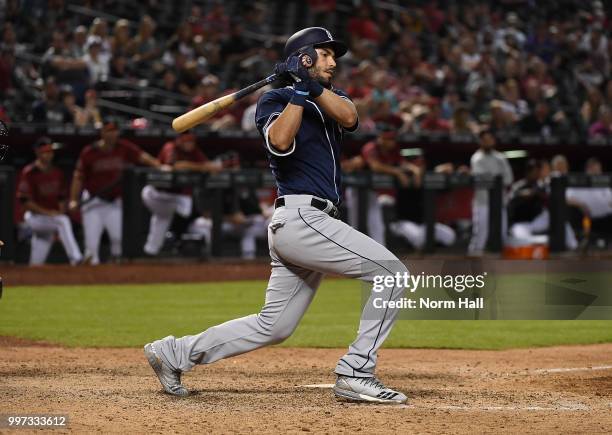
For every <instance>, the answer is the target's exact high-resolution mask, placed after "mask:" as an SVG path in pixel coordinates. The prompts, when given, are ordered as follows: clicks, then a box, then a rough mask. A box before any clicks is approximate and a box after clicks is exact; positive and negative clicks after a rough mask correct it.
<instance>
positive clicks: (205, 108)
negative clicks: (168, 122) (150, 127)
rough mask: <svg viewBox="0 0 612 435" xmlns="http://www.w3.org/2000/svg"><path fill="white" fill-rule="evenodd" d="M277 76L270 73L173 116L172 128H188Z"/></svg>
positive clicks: (180, 130) (183, 129)
mask: <svg viewBox="0 0 612 435" xmlns="http://www.w3.org/2000/svg"><path fill="white" fill-rule="evenodd" d="M277 78H278V77H277V75H276V74H272V75H271V76H268V77H266V78H265V79H263V80H260V81H258V82H257V83H253V84H252V85H249V86H247V87H246V88H243V89H240V90H239V91H237V92H234V93H233V94H229V95H225V96H223V97H220V98H217V99H216V100H214V101H210V102H208V103H206V104H202V105H201V106H199V107H196V108H195V109H193V110H190V111H189V112H187V113H184V114H182V115H181V116H179V117H178V118H174V120H173V121H172V128H173V129H174V130H175V131H177V132H179V133H182V132H183V131H185V130H189V129H190V128H193V127H195V126H196V125H198V124H200V123H202V122H204V121H206V120H207V119H210V118H211V117H213V116H214V115H215V114H216V113H218V112H220V111H221V110H223V109H226V108H228V107H229V106H231V105H232V104H234V103H235V102H236V101H238V100H239V99H241V98H243V97H246V96H247V95H249V94H252V93H253V92H255V91H256V90H257V89H259V88H262V87H264V86H266V85H268V84H270V83H272V82H274V81H275V80H276V79H277Z"/></svg>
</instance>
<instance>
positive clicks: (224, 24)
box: [204, 0, 230, 37]
mask: <svg viewBox="0 0 612 435" xmlns="http://www.w3.org/2000/svg"><path fill="white" fill-rule="evenodd" d="M223 5H224V2H223V1H221V0H216V1H215V2H214V3H213V6H212V8H211V10H210V12H208V14H206V17H205V18H204V31H205V33H208V34H210V35H217V37H221V36H222V35H227V34H228V33H229V30H230V19H229V17H228V16H227V14H226V13H225V9H224V7H223Z"/></svg>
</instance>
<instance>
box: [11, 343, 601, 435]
mask: <svg viewBox="0 0 612 435" xmlns="http://www.w3.org/2000/svg"><path fill="white" fill-rule="evenodd" d="M0 352H1V355H2V358H1V359H0V378H1V379H2V382H0V397H2V398H3V399H2V408H3V409H2V413H21V414H23V413H30V414H32V413H55V414H60V413H62V414H68V415H69V419H70V420H69V428H70V429H72V430H75V431H88V432H89V431H99V432H109V431H112V432H117V431H122V432H127V431H129V432H137V433H142V432H154V433H162V432H169V431H171V432H203V433H247V432H249V433H252V432H257V433H259V432H264V433H285V432H317V433H337V432H341V433H350V432H363V433H383V432H386V433H413V432H418V433H448V432H461V433H467V432H470V433H482V432H493V431H495V432H519V433H529V432H531V433H559V432H564V433H609V429H610V427H611V426H612V344H605V345H594V346H569V347H556V348H545V349H530V350H510V351H457V350H399V349H387V350H383V351H382V352H381V358H380V368H379V374H380V375H381V377H382V378H383V379H384V380H385V381H386V382H387V383H388V384H389V385H391V386H393V387H397V388H399V389H401V390H402V391H405V392H406V393H407V394H408V396H409V398H410V400H409V403H408V404H407V405H405V406H383V405H359V404H351V403H344V402H338V401H336V400H335V399H334V398H333V396H332V393H331V391H330V390H329V388H326V387H325V385H319V387H320V388H312V387H304V386H303V385H312V384H315V385H316V384H330V383H332V382H333V380H334V376H333V374H332V372H331V370H332V368H333V367H334V364H335V362H336V360H337V358H338V357H339V356H341V354H342V352H343V350H341V349H284V348H268V349H263V350H260V351H257V352H253V353H251V354H248V355H243V356H240V357H236V358H233V359H230V360H224V361H220V362H218V363H216V364H213V365H210V366H203V367H196V369H195V370H194V371H192V372H191V373H188V374H186V375H185V379H184V382H185V384H186V385H187V386H188V387H190V388H191V389H192V391H193V394H192V395H191V396H190V397H188V398H184V399H179V398H174V397H170V396H168V395H166V394H164V393H162V392H161V387H160V386H159V384H158V382H157V379H156V378H155V377H154V376H153V373H152V371H151V369H150V368H149V367H148V365H147V363H146V362H145V360H144V357H143V355H142V352H141V350H140V349H67V348H61V347H55V346H40V345H37V344H32V343H28V342H24V341H16V340H13V339H6V338H5V339H3V340H0Z"/></svg>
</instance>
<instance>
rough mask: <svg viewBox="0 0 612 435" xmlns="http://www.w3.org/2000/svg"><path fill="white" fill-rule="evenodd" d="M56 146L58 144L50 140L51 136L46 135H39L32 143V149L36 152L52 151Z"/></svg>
mask: <svg viewBox="0 0 612 435" xmlns="http://www.w3.org/2000/svg"><path fill="white" fill-rule="evenodd" d="M57 148H58V144H57V143H56V142H53V141H52V140H51V138H49V137H47V136H42V137H40V138H39V139H38V140H37V141H36V142H35V143H34V151H37V152H39V151H40V152H47V151H53V150H55V149H57Z"/></svg>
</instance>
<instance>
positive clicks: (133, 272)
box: [0, 260, 270, 286]
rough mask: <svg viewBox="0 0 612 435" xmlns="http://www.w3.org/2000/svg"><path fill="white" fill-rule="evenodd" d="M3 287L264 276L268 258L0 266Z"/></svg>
mask: <svg viewBox="0 0 612 435" xmlns="http://www.w3.org/2000/svg"><path fill="white" fill-rule="evenodd" d="M0 276H1V277H2V280H3V282H4V285H6V286H18V285H82V284H128V283H129V284H144V283H164V282H204V281H231V280H248V279H268V278H269V277H270V261H269V260H261V261H259V260H258V261H255V262H252V261H247V262H241V261H239V260H238V261H236V260H228V261H212V262H207V263H196V262H187V261H185V262H180V263H178V262H174V263H173V262H150V263H144V262H141V263H136V262H135V263H125V264H102V265H99V266H69V265H45V266H35V267H29V266H25V265H0Z"/></svg>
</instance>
